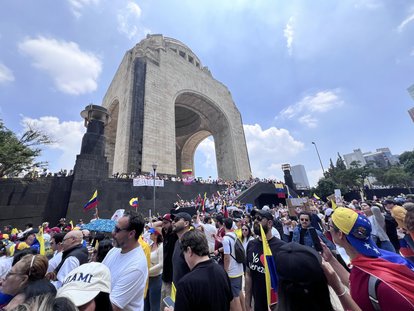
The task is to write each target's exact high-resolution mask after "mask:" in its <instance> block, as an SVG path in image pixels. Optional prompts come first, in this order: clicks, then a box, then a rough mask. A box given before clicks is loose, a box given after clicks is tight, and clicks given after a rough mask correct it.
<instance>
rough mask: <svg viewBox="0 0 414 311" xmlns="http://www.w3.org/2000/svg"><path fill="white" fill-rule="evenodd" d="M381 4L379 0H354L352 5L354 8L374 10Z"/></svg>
mask: <svg viewBox="0 0 414 311" xmlns="http://www.w3.org/2000/svg"><path fill="white" fill-rule="evenodd" d="M382 6H383V3H382V2H381V1H380V0H355V1H354V7H355V8H356V9H368V10H375V9H378V8H380V7H382Z"/></svg>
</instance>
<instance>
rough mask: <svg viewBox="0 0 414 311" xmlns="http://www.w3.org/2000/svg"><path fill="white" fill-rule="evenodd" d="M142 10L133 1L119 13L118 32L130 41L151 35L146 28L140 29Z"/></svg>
mask: <svg viewBox="0 0 414 311" xmlns="http://www.w3.org/2000/svg"><path fill="white" fill-rule="evenodd" d="M141 13H142V11H141V8H140V7H139V5H138V4H136V3H135V2H133V1H128V3H127V5H126V6H125V7H124V8H123V9H121V10H119V11H118V14H117V20H118V31H119V32H120V33H121V34H123V35H125V36H126V37H127V38H128V39H130V40H133V39H136V38H137V37H141V36H143V35H146V34H147V33H150V32H151V31H150V30H149V29H147V28H145V27H140V26H139V25H138V24H139V20H140V17H141Z"/></svg>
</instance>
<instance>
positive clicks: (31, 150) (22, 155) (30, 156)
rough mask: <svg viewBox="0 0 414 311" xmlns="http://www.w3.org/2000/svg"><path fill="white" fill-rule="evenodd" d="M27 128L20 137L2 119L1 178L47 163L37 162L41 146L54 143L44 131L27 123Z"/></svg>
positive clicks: (0, 135)
mask: <svg viewBox="0 0 414 311" xmlns="http://www.w3.org/2000/svg"><path fill="white" fill-rule="evenodd" d="M26 126H27V128H28V129H27V130H26V131H25V132H24V133H23V135H21V137H20V138H19V137H18V136H17V135H16V134H15V133H13V132H12V131H11V130H9V129H8V128H7V127H6V126H5V125H4V123H3V121H2V120H0V178H1V177H4V176H9V175H15V174H18V173H20V172H21V171H23V170H24V169H25V168H27V167H31V166H41V165H46V163H45V162H37V163H36V162H35V159H36V157H38V156H39V155H40V153H41V151H42V149H41V146H44V145H48V144H51V143H53V141H52V140H51V139H50V138H49V136H47V135H46V134H44V133H43V132H42V131H40V130H38V129H36V128H34V127H33V126H32V125H30V124H26Z"/></svg>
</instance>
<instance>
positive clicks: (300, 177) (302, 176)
mask: <svg viewBox="0 0 414 311" xmlns="http://www.w3.org/2000/svg"><path fill="white" fill-rule="evenodd" d="M290 173H291V175H292V178H293V183H294V184H295V185H296V189H297V190H307V189H310V185H309V180H308V175H307V174H306V170H305V167H304V166H303V165H302V164H299V165H294V166H291V168H290Z"/></svg>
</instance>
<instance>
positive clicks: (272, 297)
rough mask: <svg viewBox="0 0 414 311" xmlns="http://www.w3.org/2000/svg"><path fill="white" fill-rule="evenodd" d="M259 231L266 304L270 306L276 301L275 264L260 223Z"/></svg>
mask: <svg viewBox="0 0 414 311" xmlns="http://www.w3.org/2000/svg"><path fill="white" fill-rule="evenodd" d="M260 233H261V238H262V243H263V261H264V262H263V265H264V268H265V280H266V295H267V305H268V306H271V305H273V304H275V303H276V302H277V273H276V264H275V259H274V258H273V256H272V250H271V249H270V247H269V243H268V242H267V238H266V234H265V232H264V230H263V227H262V225H260Z"/></svg>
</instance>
